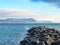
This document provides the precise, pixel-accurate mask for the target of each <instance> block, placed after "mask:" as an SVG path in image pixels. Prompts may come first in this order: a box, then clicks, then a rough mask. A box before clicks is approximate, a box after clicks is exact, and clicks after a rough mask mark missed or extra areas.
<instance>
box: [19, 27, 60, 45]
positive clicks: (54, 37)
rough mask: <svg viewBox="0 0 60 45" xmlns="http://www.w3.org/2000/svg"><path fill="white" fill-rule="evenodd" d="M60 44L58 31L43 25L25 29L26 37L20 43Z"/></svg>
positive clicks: (31, 44) (29, 44)
mask: <svg viewBox="0 0 60 45" xmlns="http://www.w3.org/2000/svg"><path fill="white" fill-rule="evenodd" d="M56 44H57V45H60V31H58V30H55V29H50V28H48V27H45V26H38V27H32V28H31V29H29V30H27V37H25V38H24V39H23V40H22V41H20V45H56Z"/></svg>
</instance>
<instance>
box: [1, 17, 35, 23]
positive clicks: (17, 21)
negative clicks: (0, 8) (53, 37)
mask: <svg viewBox="0 0 60 45" xmlns="http://www.w3.org/2000/svg"><path fill="white" fill-rule="evenodd" d="M35 22H36V21H35V20H34V19H33V18H22V19H15V18H7V19H5V20H0V23H35Z"/></svg>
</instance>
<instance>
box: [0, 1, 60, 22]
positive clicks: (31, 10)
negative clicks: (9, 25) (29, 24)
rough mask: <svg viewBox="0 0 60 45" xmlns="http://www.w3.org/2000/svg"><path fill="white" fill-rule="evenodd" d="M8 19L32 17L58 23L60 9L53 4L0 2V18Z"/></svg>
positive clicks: (59, 20) (41, 2) (42, 2)
mask: <svg viewBox="0 0 60 45" xmlns="http://www.w3.org/2000/svg"><path fill="white" fill-rule="evenodd" d="M57 3H58V2H57ZM15 13H16V14H15ZM8 17H16V18H20V17H33V18H35V19H36V20H52V21H54V22H60V8H59V6H57V5H56V3H54V2H53V3H49V2H44V1H38V2H36V1H35V2H34V0H33V1H31V0H0V18H8Z"/></svg>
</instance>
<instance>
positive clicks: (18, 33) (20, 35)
mask: <svg viewBox="0 0 60 45" xmlns="http://www.w3.org/2000/svg"><path fill="white" fill-rule="evenodd" d="M33 26H35V27H36V26H46V27H49V28H54V29H56V30H59V31H60V23H31V24H30V23H28V24H26V23H20V24H19V23H16V24H15V23H14V24H13V23H11V24H7V23H3V24H2V23H0V45H20V41H21V40H23V39H24V37H26V33H27V30H28V29H30V28H31V27H33Z"/></svg>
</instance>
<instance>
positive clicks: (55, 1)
mask: <svg viewBox="0 0 60 45" xmlns="http://www.w3.org/2000/svg"><path fill="white" fill-rule="evenodd" d="M31 1H33V2H41V1H43V2H46V3H52V4H55V5H56V6H58V7H60V0H31Z"/></svg>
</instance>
